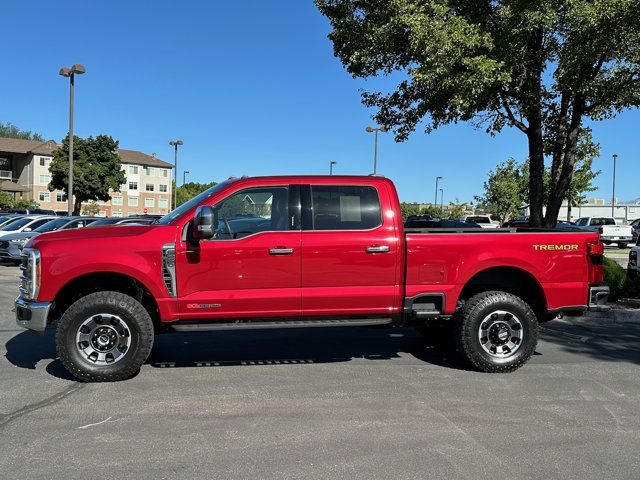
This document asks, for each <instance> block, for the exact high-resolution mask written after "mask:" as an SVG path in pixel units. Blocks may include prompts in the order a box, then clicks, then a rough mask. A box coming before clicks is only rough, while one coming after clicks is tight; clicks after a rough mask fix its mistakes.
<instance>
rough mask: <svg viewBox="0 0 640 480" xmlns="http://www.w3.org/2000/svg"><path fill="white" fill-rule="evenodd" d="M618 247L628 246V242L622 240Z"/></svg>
mask: <svg viewBox="0 0 640 480" xmlns="http://www.w3.org/2000/svg"><path fill="white" fill-rule="evenodd" d="M618 247H620V248H627V244H626V243H624V242H621V243H619V244H618Z"/></svg>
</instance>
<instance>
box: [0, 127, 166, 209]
mask: <svg viewBox="0 0 640 480" xmlns="http://www.w3.org/2000/svg"><path fill="white" fill-rule="evenodd" d="M57 147H58V145H57V144H56V143H55V142H53V141H47V142H38V141H32V140H17V139H11V138H0V188H1V189H2V190H4V191H6V192H7V193H9V194H10V195H12V196H13V197H14V198H16V199H18V198H21V199H26V200H35V202H36V203H38V205H39V207H40V208H42V209H46V210H54V211H66V210H67V197H66V195H65V194H64V192H63V191H61V190H54V191H53V192H50V191H49V190H48V189H47V185H48V184H49V182H50V181H51V173H50V172H49V165H50V164H51V160H52V159H53V151H54V150H55V149H56V148H57ZM117 153H118V155H119V156H120V160H121V162H122V169H123V171H124V174H125V177H126V181H125V183H124V184H123V185H122V186H121V187H120V191H119V192H114V191H111V192H110V195H111V200H110V201H108V202H101V201H98V202H96V203H97V205H98V207H99V209H100V212H99V213H98V216H101V217H127V216H130V215H145V214H148V215H165V214H166V213H168V212H169V211H170V209H171V199H172V196H173V192H172V181H171V180H172V178H171V177H172V174H171V172H172V168H173V165H171V164H170V163H167V162H164V161H162V160H160V159H158V158H156V157H155V155H147V154H145V153H143V152H139V151H136V150H125V149H119V150H118V152H117ZM83 205H85V204H83Z"/></svg>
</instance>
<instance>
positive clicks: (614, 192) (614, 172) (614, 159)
mask: <svg viewBox="0 0 640 480" xmlns="http://www.w3.org/2000/svg"><path fill="white" fill-rule="evenodd" d="M617 159H618V154H617V153H614V154H613V193H612V195H611V216H612V217H613V218H615V216H616V215H615V205H616V160H617Z"/></svg>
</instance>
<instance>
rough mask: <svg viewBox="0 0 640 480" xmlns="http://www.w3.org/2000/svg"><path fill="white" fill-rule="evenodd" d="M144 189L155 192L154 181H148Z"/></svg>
mask: <svg viewBox="0 0 640 480" xmlns="http://www.w3.org/2000/svg"><path fill="white" fill-rule="evenodd" d="M144 189H145V190H146V191H147V192H153V183H147V184H146V185H145V186H144Z"/></svg>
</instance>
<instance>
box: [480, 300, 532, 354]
mask: <svg viewBox="0 0 640 480" xmlns="http://www.w3.org/2000/svg"><path fill="white" fill-rule="evenodd" d="M523 336H524V331H523V329H522V323H521V322H520V320H519V319H518V317H516V316H515V315H514V314H513V313H510V312H506V311H504V310H496V311H495V312H492V313H490V314H489V315H487V316H486V317H484V320H482V323H480V328H478V339H479V340H480V345H481V346H482V349H483V350H484V351H485V352H487V353H488V354H489V355H491V356H492V357H495V358H508V357H510V356H511V355H513V354H514V353H515V352H516V351H517V350H518V348H520V345H522V339H523Z"/></svg>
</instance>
